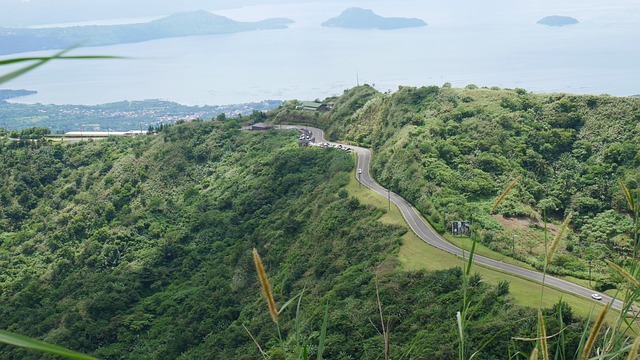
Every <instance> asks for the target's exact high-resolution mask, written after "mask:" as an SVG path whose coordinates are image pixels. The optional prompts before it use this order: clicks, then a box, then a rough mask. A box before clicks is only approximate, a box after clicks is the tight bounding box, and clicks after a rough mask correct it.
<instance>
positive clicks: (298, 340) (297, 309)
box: [296, 288, 306, 349]
mask: <svg viewBox="0 0 640 360" xmlns="http://www.w3.org/2000/svg"><path fill="white" fill-rule="evenodd" d="M304 290H305V289H304V288H303V289H302V292H300V297H299V298H298V306H296V343H297V344H298V345H300V303H301V302H302V294H304ZM305 349H306V346H305Z"/></svg>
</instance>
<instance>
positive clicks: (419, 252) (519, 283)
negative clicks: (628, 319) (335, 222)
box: [347, 177, 603, 316]
mask: <svg viewBox="0 0 640 360" xmlns="http://www.w3.org/2000/svg"><path fill="white" fill-rule="evenodd" d="M347 189H348V191H349V193H350V194H352V195H353V196H356V197H357V198H358V199H360V201H361V202H363V203H365V204H368V205H372V206H375V207H377V208H380V209H388V203H387V201H386V199H385V198H384V197H383V196H381V195H379V194H376V193H374V192H373V191H370V190H369V189H367V188H366V187H363V186H360V185H359V184H358V182H357V180H356V179H355V178H354V177H352V178H351V179H350V181H349V184H348V185H347ZM380 221H381V222H383V223H385V224H393V225H401V226H406V222H405V221H404V219H403V218H402V215H401V214H400V211H399V210H398V208H397V207H396V206H393V205H392V206H391V211H387V212H386V213H385V214H384V215H383V216H382V217H381V218H380ZM402 240H403V243H402V247H401V248H400V252H399V254H398V259H399V260H400V262H401V263H402V265H403V268H404V269H405V270H422V269H425V270H442V269H449V268H451V267H452V266H463V261H462V259H461V258H459V257H457V256H453V255H451V254H449V253H446V252H444V251H441V250H438V249H436V248H434V247H432V246H429V245H427V244H425V242H424V241H423V240H422V239H420V238H419V237H418V236H417V235H416V234H415V233H414V232H412V231H407V233H406V234H405V235H404V236H403V237H402ZM475 271H476V272H478V273H479V274H481V275H482V278H483V279H484V280H485V281H487V282H489V283H491V284H493V285H496V284H497V283H498V282H500V281H502V280H507V281H509V283H510V292H511V295H512V296H513V297H514V299H515V300H516V301H517V302H518V303H519V304H521V305H524V306H529V307H538V306H539V305H540V304H541V303H540V291H541V286H540V284H539V283H535V282H532V281H529V280H525V279H522V278H520V277H517V276H513V275H509V274H505V273H503V272H500V271H496V270H493V269H490V268H487V267H483V266H476V267H475ZM560 298H562V299H563V300H564V301H566V302H567V303H569V304H570V305H571V307H572V308H573V310H574V311H575V313H576V314H578V315H580V316H589V314H590V313H591V311H594V312H595V313H598V312H599V311H600V310H601V309H602V308H603V304H601V303H597V302H594V301H592V300H588V299H584V298H582V297H579V296H575V295H571V294H568V293H565V292H562V291H559V290H557V289H553V288H548V287H547V288H545V290H544V297H543V299H542V306H543V307H548V306H551V305H553V304H554V303H557V302H558V300H559V299H560ZM594 308H595V310H594Z"/></svg>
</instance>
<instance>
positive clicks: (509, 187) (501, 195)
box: [489, 176, 520, 214]
mask: <svg viewBox="0 0 640 360" xmlns="http://www.w3.org/2000/svg"><path fill="white" fill-rule="evenodd" d="M518 180H520V176H518V177H517V178H516V179H515V180H513V181H512V182H511V184H509V186H507V188H506V189H505V190H504V191H503V192H502V194H500V196H499V197H498V199H497V200H496V202H494V203H493V206H492V207H491V210H489V214H493V212H494V210H495V209H496V208H497V207H498V205H500V203H501V202H502V200H503V199H504V197H505V196H507V194H508V193H509V191H511V189H513V187H514V186H516V183H517V182H518Z"/></svg>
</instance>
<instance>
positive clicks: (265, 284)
mask: <svg viewBox="0 0 640 360" xmlns="http://www.w3.org/2000/svg"><path fill="white" fill-rule="evenodd" d="M253 262H254V264H255V265H256V271H257V272H258V279H259V280H260V285H262V294H263V295H264V297H265V299H266V300H267V306H268V307H269V314H270V315H271V319H272V320H273V322H274V323H276V324H277V323H278V308H277V307H276V301H275V300H274V299H273V292H272V291H271V285H270V284H269V279H268V278H267V272H266V271H264V266H263V265H262V259H261V258H260V254H258V250H256V249H255V248H254V249H253Z"/></svg>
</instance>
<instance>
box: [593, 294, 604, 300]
mask: <svg viewBox="0 0 640 360" xmlns="http://www.w3.org/2000/svg"><path fill="white" fill-rule="evenodd" d="M591 297H592V298H594V299H595V300H602V296H601V295H600V294H591Z"/></svg>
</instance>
